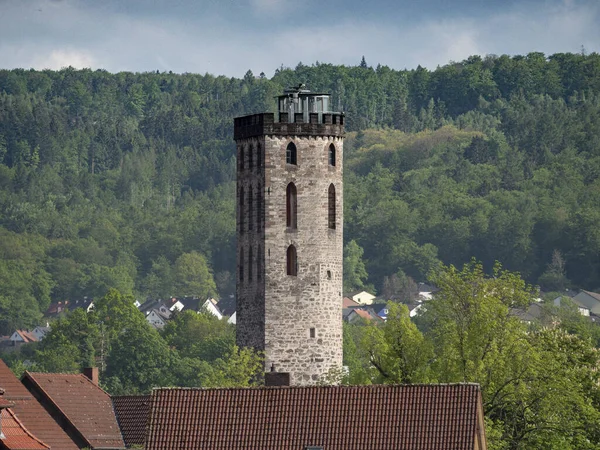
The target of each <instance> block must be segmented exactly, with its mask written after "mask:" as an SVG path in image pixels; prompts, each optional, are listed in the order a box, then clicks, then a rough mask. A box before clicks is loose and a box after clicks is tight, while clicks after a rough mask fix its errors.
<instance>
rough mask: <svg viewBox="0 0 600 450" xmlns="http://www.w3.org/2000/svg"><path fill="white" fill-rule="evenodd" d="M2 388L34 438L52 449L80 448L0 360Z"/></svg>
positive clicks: (12, 409)
mask: <svg viewBox="0 0 600 450" xmlns="http://www.w3.org/2000/svg"><path fill="white" fill-rule="evenodd" d="M0 386H2V388H4V391H5V392H4V395H3V398H4V400H7V401H11V402H14V404H15V405H14V406H13V407H11V411H12V412H13V413H14V414H15V415H16V416H17V417H18V418H19V421H20V422H21V423H22V424H23V426H24V427H26V428H27V430H29V432H31V433H32V434H33V435H34V436H36V437H37V438H38V439H41V440H42V441H43V442H44V443H46V444H47V445H49V446H50V448H52V449H60V450H71V449H73V450H76V449H77V448H78V447H77V446H76V445H75V443H74V442H73V441H72V440H71V438H69V436H68V435H67V434H66V433H65V432H64V431H63V429H62V428H61V427H60V426H59V425H58V424H57V423H56V422H55V421H54V419H52V417H50V414H48V412H47V411H46V410H45V409H44V408H43V406H42V405H40V404H39V403H38V401H37V400H36V399H35V398H33V396H32V395H31V393H30V392H29V391H28V390H27V388H25V386H23V384H22V383H21V382H20V381H19V380H18V379H17V377H15V375H14V374H13V373H12V372H11V370H10V369H9V368H8V366H7V365H6V364H5V363H4V361H2V360H0Z"/></svg>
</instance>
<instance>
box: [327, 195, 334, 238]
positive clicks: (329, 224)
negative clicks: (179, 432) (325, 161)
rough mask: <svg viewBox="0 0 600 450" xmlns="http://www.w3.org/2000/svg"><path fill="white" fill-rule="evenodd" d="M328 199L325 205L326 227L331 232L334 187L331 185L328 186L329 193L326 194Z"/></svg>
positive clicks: (332, 227) (332, 225) (332, 226)
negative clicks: (326, 214) (326, 213)
mask: <svg viewBox="0 0 600 450" xmlns="http://www.w3.org/2000/svg"><path fill="white" fill-rule="evenodd" d="M327 197H328V201H327V203H328V205H327V211H328V220H327V222H328V226H329V228H331V229H332V230H335V186H334V185H333V184H330V185H329V192H328V194H327Z"/></svg>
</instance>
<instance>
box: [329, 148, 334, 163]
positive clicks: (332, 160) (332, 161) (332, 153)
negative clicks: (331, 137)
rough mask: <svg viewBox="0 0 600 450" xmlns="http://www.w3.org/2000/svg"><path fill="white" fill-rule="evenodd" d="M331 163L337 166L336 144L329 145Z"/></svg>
mask: <svg viewBox="0 0 600 450" xmlns="http://www.w3.org/2000/svg"><path fill="white" fill-rule="evenodd" d="M329 165H330V166H335V145H333V144H331V145H330V146H329Z"/></svg>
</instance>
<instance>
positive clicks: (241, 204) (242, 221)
mask: <svg viewBox="0 0 600 450" xmlns="http://www.w3.org/2000/svg"><path fill="white" fill-rule="evenodd" d="M244 197H245V192H244V188H240V233H243V232H244V213H245V211H244Z"/></svg>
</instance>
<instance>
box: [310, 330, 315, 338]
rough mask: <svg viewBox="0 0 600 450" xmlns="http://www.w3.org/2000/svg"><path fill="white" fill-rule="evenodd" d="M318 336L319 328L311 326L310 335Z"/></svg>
mask: <svg viewBox="0 0 600 450" xmlns="http://www.w3.org/2000/svg"><path fill="white" fill-rule="evenodd" d="M316 336H317V330H316V328H311V329H310V337H311V338H314V337H316Z"/></svg>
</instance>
